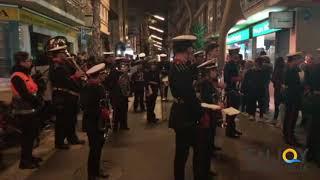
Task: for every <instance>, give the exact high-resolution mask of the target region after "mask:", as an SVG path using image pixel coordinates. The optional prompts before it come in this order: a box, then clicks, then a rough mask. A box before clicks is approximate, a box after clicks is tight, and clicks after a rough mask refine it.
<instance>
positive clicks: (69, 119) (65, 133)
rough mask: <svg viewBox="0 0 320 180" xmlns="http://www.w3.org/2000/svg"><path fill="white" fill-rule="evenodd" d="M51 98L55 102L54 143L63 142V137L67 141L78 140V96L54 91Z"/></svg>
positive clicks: (60, 143) (59, 143)
mask: <svg viewBox="0 0 320 180" xmlns="http://www.w3.org/2000/svg"><path fill="white" fill-rule="evenodd" d="M53 98H54V100H53V101H54V103H55V102H56V103H55V110H56V124H55V144H56V145H62V144H64V140H65V138H67V140H68V141H69V142H75V141H78V137H77V135H76V123H77V114H78V97H77V96H73V95H69V94H66V93H63V92H54V95H53Z"/></svg>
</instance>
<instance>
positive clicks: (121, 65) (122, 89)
mask: <svg viewBox="0 0 320 180" xmlns="http://www.w3.org/2000/svg"><path fill="white" fill-rule="evenodd" d="M116 64H118V67H116V68H114V69H112V70H111V72H110V75H109V76H108V78H106V80H105V82H104V85H105V86H106V87H107V89H108V91H109V92H110V100H111V105H112V108H113V126H114V127H113V131H114V132H118V130H119V126H120V130H129V128H128V97H129V95H130V79H129V75H128V71H129V65H128V59H126V58H123V57H119V58H116Z"/></svg>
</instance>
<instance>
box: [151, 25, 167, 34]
mask: <svg viewBox="0 0 320 180" xmlns="http://www.w3.org/2000/svg"><path fill="white" fill-rule="evenodd" d="M149 28H150V29H152V30H155V31H158V32H160V33H163V32H164V31H163V30H162V29H158V28H156V27H153V26H149Z"/></svg>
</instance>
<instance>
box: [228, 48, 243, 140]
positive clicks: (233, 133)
mask: <svg viewBox="0 0 320 180" xmlns="http://www.w3.org/2000/svg"><path fill="white" fill-rule="evenodd" d="M239 50H240V48H239V47H232V48H230V49H229V61H228V62H227V63H226V65H225V67H224V81H225V84H226V88H225V91H226V95H227V106H228V107H233V108H236V109H238V108H239V106H240V93H239V89H238V83H239V82H240V81H241V77H240V72H239V64H238V62H239V60H240V58H241V56H240V54H239ZM235 118H236V115H233V116H229V115H227V117H226V121H227V127H226V136H227V137H230V138H239V137H240V135H242V133H241V132H239V131H238V130H237V129H236V122H235Z"/></svg>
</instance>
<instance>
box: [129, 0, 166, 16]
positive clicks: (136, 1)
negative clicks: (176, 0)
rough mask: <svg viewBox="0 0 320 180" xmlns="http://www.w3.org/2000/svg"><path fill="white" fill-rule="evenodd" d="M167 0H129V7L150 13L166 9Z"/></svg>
mask: <svg viewBox="0 0 320 180" xmlns="http://www.w3.org/2000/svg"><path fill="white" fill-rule="evenodd" d="M168 1H169V0H129V8H138V9H139V10H141V11H147V12H151V13H158V12H165V11H167V7H168Z"/></svg>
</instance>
